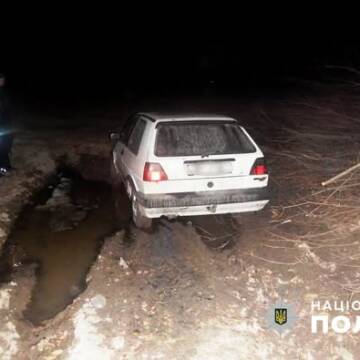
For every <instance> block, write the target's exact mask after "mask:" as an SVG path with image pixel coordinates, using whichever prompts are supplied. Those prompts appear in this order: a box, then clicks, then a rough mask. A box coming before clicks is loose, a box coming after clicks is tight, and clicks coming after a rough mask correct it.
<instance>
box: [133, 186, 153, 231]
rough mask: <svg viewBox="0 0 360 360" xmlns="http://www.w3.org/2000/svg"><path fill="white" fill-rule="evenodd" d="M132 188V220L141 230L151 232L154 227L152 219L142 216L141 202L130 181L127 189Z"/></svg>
mask: <svg viewBox="0 0 360 360" xmlns="http://www.w3.org/2000/svg"><path fill="white" fill-rule="evenodd" d="M128 186H130V187H131V195H130V199H131V210H132V219H133V222H134V224H135V226H136V227H137V228H139V229H141V230H150V229H151V226H152V219H149V218H147V217H145V216H144V215H143V214H141V211H140V208H139V202H138V199H137V197H136V193H135V191H134V190H133V187H132V186H131V185H130V184H129V181H127V187H128Z"/></svg>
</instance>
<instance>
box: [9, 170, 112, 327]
mask: <svg viewBox="0 0 360 360" xmlns="http://www.w3.org/2000/svg"><path fill="white" fill-rule="evenodd" d="M61 179H62V180H59V182H60V183H61V184H60V188H61V186H62V187H63V189H60V196H59V197H58V198H56V201H57V202H58V203H59V204H55V206H50V207H49V206H43V207H41V206H40V207H39V206H31V207H28V208H27V209H25V211H24V212H23V214H22V215H21V216H20V218H19V220H18V222H17V224H16V226H15V229H14V230H13V232H12V234H11V237H10V239H9V242H10V244H11V246H12V247H13V252H15V254H14V253H13V254H12V258H17V259H20V265H19V266H27V265H28V264H29V263H36V264H37V265H38V266H37V270H36V285H35V287H34V289H33V292H32V298H31V301H30V303H29V304H28V306H27V308H26V310H25V312H24V317H25V318H26V319H28V320H29V321H31V322H32V323H33V324H35V325H39V324H40V323H41V322H42V321H43V320H46V319H49V318H52V317H53V316H54V315H56V314H57V313H58V312H60V311H62V310H63V309H64V308H65V307H66V306H67V305H68V304H70V303H71V302H72V301H73V299H74V298H75V297H76V296H77V295H79V293H80V292H81V291H83V290H84V289H85V287H86V275H87V272H88V270H89V268H90V266H91V265H92V263H93V262H94V260H95V259H96V257H97V255H98V253H99V251H100V248H101V245H102V240H103V239H104V238H105V237H106V236H107V235H110V234H111V233H112V232H113V231H114V230H115V229H116V224H115V219H114V211H113V202H112V193H111V188H110V187H109V186H107V185H106V184H104V183H99V182H87V181H84V180H82V179H80V178H79V177H74V176H69V175H66V176H65V177H64V176H63V177H62V178H61ZM64 190H65V191H64ZM52 191H53V190H51V189H50V190H49V191H47V194H48V196H49V195H51V193H52ZM56 191H57V192H58V193H59V191H58V190H56ZM45 193H46V192H45ZM64 193H65V196H64ZM45 198H46V195H45ZM40 199H41V200H40V202H42V203H45V201H44V200H46V199H44V194H42V196H41V197H40ZM51 199H54V197H52V198H51ZM51 201H52V200H51ZM8 260H9V259H8ZM22 264H26V265H22Z"/></svg>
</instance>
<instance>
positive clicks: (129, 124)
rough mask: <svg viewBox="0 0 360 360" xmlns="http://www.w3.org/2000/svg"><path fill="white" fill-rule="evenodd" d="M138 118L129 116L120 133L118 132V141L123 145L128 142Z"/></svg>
mask: <svg viewBox="0 0 360 360" xmlns="http://www.w3.org/2000/svg"><path fill="white" fill-rule="evenodd" d="M138 118H139V116H138V115H132V116H130V117H129V118H128V119H127V120H126V122H125V124H124V126H123V128H122V129H121V132H120V141H121V142H122V143H123V144H124V145H127V144H128V142H129V138H130V135H131V133H132V130H133V129H134V127H135V124H136V121H137V119H138Z"/></svg>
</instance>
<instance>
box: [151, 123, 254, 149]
mask: <svg viewBox="0 0 360 360" xmlns="http://www.w3.org/2000/svg"><path fill="white" fill-rule="evenodd" d="M255 151H256V149H255V147H254V145H253V144H252V143H251V141H250V140H249V138H248V137H247V136H246V135H245V134H244V132H243V131H242V129H241V127H240V126H239V125H238V124H237V123H236V122H231V123H230V122H224V121H222V122H214V121H209V122H208V121H201V122H191V123H190V122H179V123H173V122H172V123H166V122H164V123H159V124H158V126H157V136H156V145H155V155H156V156H194V155H202V156H208V155H212V154H213V155H215V154H219V155H221V154H242V153H251V152H255Z"/></svg>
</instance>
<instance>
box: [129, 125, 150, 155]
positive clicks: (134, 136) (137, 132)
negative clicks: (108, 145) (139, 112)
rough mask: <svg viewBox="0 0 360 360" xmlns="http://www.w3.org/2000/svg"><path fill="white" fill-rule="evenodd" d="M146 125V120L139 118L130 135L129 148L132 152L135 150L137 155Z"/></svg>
mask: <svg viewBox="0 0 360 360" xmlns="http://www.w3.org/2000/svg"><path fill="white" fill-rule="evenodd" d="M145 127H146V122H145V120H144V119H138V121H137V122H136V124H135V127H134V129H133V131H132V132H131V135H130V137H129V141H128V144H127V146H128V148H129V150H130V151H131V152H133V153H134V154H135V155H137V153H138V152H139V148H140V144H141V140H142V138H143V135H144V131H145Z"/></svg>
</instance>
